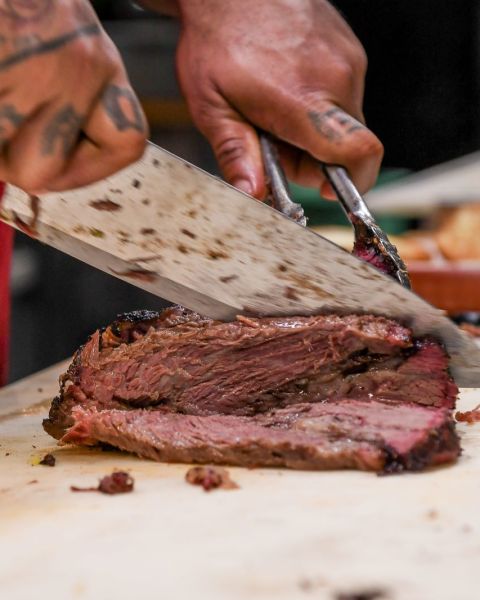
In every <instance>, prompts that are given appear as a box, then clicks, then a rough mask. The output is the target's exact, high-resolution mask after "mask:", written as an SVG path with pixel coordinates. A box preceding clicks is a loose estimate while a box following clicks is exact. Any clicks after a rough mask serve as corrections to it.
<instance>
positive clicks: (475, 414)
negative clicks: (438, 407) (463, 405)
mask: <svg viewBox="0 0 480 600" xmlns="http://www.w3.org/2000/svg"><path fill="white" fill-rule="evenodd" d="M455 419H456V420H457V421H459V422H461V423H470V424H473V423H477V422H478V421H480V404H479V405H478V406H476V407H475V408H474V409H472V410H466V411H465V412H460V411H459V410H458V411H457V412H456V413H455Z"/></svg>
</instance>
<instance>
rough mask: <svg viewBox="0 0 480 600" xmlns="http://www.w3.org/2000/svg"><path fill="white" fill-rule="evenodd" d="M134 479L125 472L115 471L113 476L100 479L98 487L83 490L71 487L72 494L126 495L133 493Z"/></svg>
mask: <svg viewBox="0 0 480 600" xmlns="http://www.w3.org/2000/svg"><path fill="white" fill-rule="evenodd" d="M133 486H134V479H133V477H132V476H131V475H129V474H128V473H125V472H124V471H114V472H113V473H112V474H111V475H106V476H105V477H102V479H100V481H99V483H98V486H97V487H86V488H81V487H77V486H75V485H72V486H70V490H71V491H72V492H101V493H102V494H109V495H113V494H126V493H127V492H132V491H133Z"/></svg>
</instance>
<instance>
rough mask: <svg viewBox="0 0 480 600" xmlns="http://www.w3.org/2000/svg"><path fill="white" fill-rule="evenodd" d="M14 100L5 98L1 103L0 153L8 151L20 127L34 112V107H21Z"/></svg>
mask: <svg viewBox="0 0 480 600" xmlns="http://www.w3.org/2000/svg"><path fill="white" fill-rule="evenodd" d="M18 104H19V103H18V102H15V100H14V99H13V98H11V99H10V98H5V99H3V100H2V102H1V103H0V152H1V153H3V152H5V151H6V149H7V145H8V143H9V142H10V141H11V140H12V139H13V138H14V137H15V135H16V134H17V132H18V130H19V128H20V126H21V125H22V123H23V122H24V121H25V119H26V118H27V116H28V115H29V114H30V113H31V112H32V107H28V108H27V107H26V106H23V107H20V106H18Z"/></svg>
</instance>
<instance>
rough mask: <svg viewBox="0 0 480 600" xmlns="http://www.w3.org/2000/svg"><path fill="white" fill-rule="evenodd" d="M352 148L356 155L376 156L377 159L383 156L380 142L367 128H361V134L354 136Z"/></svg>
mask: <svg viewBox="0 0 480 600" xmlns="http://www.w3.org/2000/svg"><path fill="white" fill-rule="evenodd" d="M354 150H355V154H356V155H357V156H362V157H365V158H376V159H377V160H381V159H382V158H383V152H384V149H383V144H382V142H381V141H380V140H379V139H378V138H377V136H376V135H375V134H373V133H372V132H371V131H369V130H368V129H365V130H362V132H361V134H360V133H359V135H358V136H356V142H355V145H354Z"/></svg>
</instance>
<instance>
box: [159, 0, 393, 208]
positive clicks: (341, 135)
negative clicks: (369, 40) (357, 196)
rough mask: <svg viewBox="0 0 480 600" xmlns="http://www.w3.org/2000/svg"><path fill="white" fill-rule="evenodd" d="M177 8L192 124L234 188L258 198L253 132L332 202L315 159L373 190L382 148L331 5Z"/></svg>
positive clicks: (200, 0) (196, 4)
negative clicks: (277, 144) (276, 145)
mask: <svg viewBox="0 0 480 600" xmlns="http://www.w3.org/2000/svg"><path fill="white" fill-rule="evenodd" d="M178 2H179V7H180V11H181V18H182V34H181V39H180V44H179V48H178V54H177V67H178V74H179V79H180V82H181V85H182V88H183V91H184V93H185V96H186V99H187V101H188V104H189V107H190V111H191V113H192V115H193V119H194V121H195V123H196V124H197V125H198V127H199V128H200V130H201V131H202V132H203V133H204V134H205V135H206V137H207V138H208V139H209V140H210V142H211V144H212V146H213V149H214V151H215V153H216V156H217V159H218V161H219V163H220V165H221V167H222V169H223V172H224V174H225V176H226V178H227V179H228V180H229V181H230V182H231V183H232V184H233V185H236V186H237V187H240V188H242V189H244V190H245V191H247V192H250V193H253V194H254V195H255V196H257V197H258V198H261V197H262V196H263V194H264V191H265V190H264V175H263V168H262V161H261V157H260V148H259V143H258V137H257V134H256V132H255V129H254V126H256V127H260V128H262V129H264V130H267V131H270V132H272V133H273V134H275V135H276V136H277V137H279V138H280V139H282V140H284V141H285V142H287V143H288V144H285V147H284V148H283V150H282V158H283V162H284V164H285V167H286V170H287V174H288V176H289V177H290V178H292V179H293V180H296V181H297V182H299V183H303V184H305V185H309V186H316V187H319V188H321V191H322V193H323V194H324V195H328V196H329V197H334V196H333V193H332V190H331V189H330V186H329V185H328V184H327V183H326V182H325V180H324V178H323V176H322V174H321V172H320V170H319V168H318V164H317V163H316V161H314V160H313V158H312V157H314V158H316V159H319V160H321V161H324V162H328V163H335V164H341V165H343V166H345V167H346V168H347V169H348V171H349V172H350V174H351V176H352V177H353V180H354V181H355V183H356V184H357V186H358V187H359V189H360V190H361V191H363V192H364V191H366V190H367V189H368V188H370V187H371V186H372V185H373V183H374V181H375V178H376V176H377V172H378V169H379V166H380V162H381V159H382V155H383V148H382V145H381V143H380V142H379V140H378V139H377V138H376V137H375V136H374V135H373V133H371V132H370V131H369V130H368V129H367V128H366V127H365V126H364V120H363V115H362V102H363V87H364V78H365V71H366V62H367V61H366V57H365V53H364V51H363V48H362V47H361V45H360V43H359V41H358V40H357V39H356V37H355V36H354V34H353V33H352V31H351V30H350V28H349V27H348V25H347V24H346V23H345V22H344V21H343V19H342V18H341V17H340V15H339V14H338V13H337V12H336V11H335V10H334V9H333V8H332V6H331V5H330V4H329V3H328V2H326V1H325V0H270V1H269V2H261V1H259V0H178ZM154 3H155V2H154V0H150V2H149V4H150V6H152V5H153V4H154ZM298 148H300V149H302V151H299V150H298Z"/></svg>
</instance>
